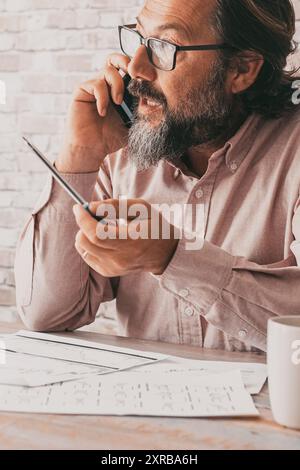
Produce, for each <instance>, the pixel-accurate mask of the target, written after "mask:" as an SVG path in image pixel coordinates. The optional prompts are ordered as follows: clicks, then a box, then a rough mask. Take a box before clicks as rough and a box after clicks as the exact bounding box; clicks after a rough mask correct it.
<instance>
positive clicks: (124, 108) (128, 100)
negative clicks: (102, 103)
mask: <svg viewBox="0 0 300 470" xmlns="http://www.w3.org/2000/svg"><path fill="white" fill-rule="evenodd" d="M130 80H131V77H130V75H128V74H127V75H124V77H123V81H124V85H125V92H124V100H123V103H122V104H121V105H120V106H117V105H116V104H115V103H113V105H114V108H115V109H116V111H117V112H118V113H119V115H120V117H121V118H122V120H123V122H124V124H125V126H126V127H128V128H130V127H131V125H132V121H133V110H134V104H135V98H134V96H132V95H131V94H130V93H129V91H128V89H127V87H128V85H129V83H130Z"/></svg>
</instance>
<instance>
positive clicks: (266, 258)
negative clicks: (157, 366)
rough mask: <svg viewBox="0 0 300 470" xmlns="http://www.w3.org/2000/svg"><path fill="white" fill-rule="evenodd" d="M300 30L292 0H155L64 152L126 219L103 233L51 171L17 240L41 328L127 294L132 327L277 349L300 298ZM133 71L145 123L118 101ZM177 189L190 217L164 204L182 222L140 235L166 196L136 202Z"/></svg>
mask: <svg viewBox="0 0 300 470" xmlns="http://www.w3.org/2000/svg"><path fill="white" fill-rule="evenodd" d="M294 33H295V14H294V10H293V7H292V5H291V3H290V1H289V0H280V1H273V0H272V1H271V0H235V1H232V0H189V2H182V1H181V0H147V1H146V3H145V5H144V7H143V9H142V10H141V12H140V14H139V16H138V18H137V23H136V24H134V25H125V26H121V27H120V28H119V34H120V47H121V51H122V53H116V54H112V55H111V56H110V57H109V58H108V60H107V63H106V66H105V68H104V70H103V71H102V72H101V73H100V74H99V75H98V76H97V77H96V78H94V79H92V80H90V81H88V82H86V83H83V84H82V85H81V86H79V87H78V89H76V90H75V92H74V95H73V101H72V104H71V107H70V111H69V120H68V129H67V132H66V135H65V140H64V145H63V148H62V150H61V152H60V154H59V155H58V157H57V159H56V161H55V166H56V168H57V169H58V171H59V172H60V173H61V174H62V175H63V176H64V178H65V179H66V180H67V181H68V182H69V183H70V184H71V185H72V186H73V187H74V188H75V189H76V190H77V191H78V192H79V193H81V194H82V196H83V197H84V198H85V199H86V200H88V201H93V202H92V203H91V205H90V209H91V210H92V211H93V212H95V213H96V212H98V211H99V210H100V211H101V207H102V208H103V207H104V206H105V208H107V207H108V206H109V205H111V206H112V207H114V208H115V209H116V216H115V218H116V219H119V221H118V223H116V224H114V223H112V222H113V220H110V221H108V222H107V225H106V226H105V230H106V233H107V235H111V236H107V237H101V236H99V230H98V225H99V224H97V222H96V220H95V219H94V218H93V217H91V215H90V214H88V213H87V212H86V211H85V210H84V209H83V208H82V207H80V206H74V207H73V211H72V206H73V203H72V200H71V199H70V198H69V196H68V195H67V194H66V193H65V192H64V191H63V189H62V188H61V187H60V186H59V185H58V184H57V183H56V181H54V180H53V179H52V178H49V181H48V184H47V186H46V188H45V190H44V192H43V194H42V197H41V199H40V201H39V202H38V204H37V205H36V207H35V209H34V210H33V212H32V214H31V216H30V219H29V220H28V222H27V224H26V226H25V228H24V230H23V232H22V234H21V236H20V240H19V243H18V248H17V257H16V267H15V270H16V280H17V301H18V309H19V313H20V315H21V317H22V319H23V321H24V323H25V324H26V325H27V327H28V328H30V329H33V330H38V331H41V330H42V331H63V330H74V329H77V328H79V327H82V326H84V325H87V324H90V323H92V322H93V321H94V320H95V317H96V314H97V312H98V309H99V306H100V305H101V304H102V303H104V302H108V301H111V300H113V299H116V309H117V319H118V324H119V333H120V334H122V335H125V336H130V337H135V338H142V339H150V340H157V341H165V342H172V343H178V344H183V343H185V344H191V345H196V346H199V347H204V348H219V349H225V350H240V351H258V350H259V351H264V350H265V349H266V330H267V321H268V319H269V318H271V317H274V316H277V315H286V314H300V295H298V294H299V292H298V289H299V286H300V268H299V267H298V265H297V262H298V263H299V262H300V245H299V240H300V208H299V201H300V199H299V188H300V153H299V142H300V132H299V129H300V126H299V120H300V114H299V110H298V107H297V106H295V100H293V93H295V89H294V88H293V86H294V80H295V77H294V76H293V75H292V73H291V72H288V71H287V69H286V65H287V58H288V56H289V55H290V54H291V53H292V52H293V51H294V49H295V45H294V43H293V36H294ZM121 71H122V72H124V73H125V74H128V75H129V76H130V78H131V82H130V85H129V92H130V93H131V94H132V95H133V97H134V99H135V110H134V119H133V123H132V126H131V128H130V130H129V131H128V129H127V128H126V126H125V125H124V124H123V121H122V119H121V118H120V116H119V113H118V112H117V111H116V106H118V105H120V104H121V103H122V101H123V96H124V81H123V80H122V75H121ZM293 101H294V102H293ZM125 199H126V203H127V206H128V208H129V211H128V213H127V214H125V216H126V217H125V219H126V220H124V217H122V223H121V217H120V212H119V211H120V207H119V201H120V200H122V201H123V202H124V200H125ZM161 204H164V205H166V206H169V207H171V206H173V205H174V204H176V205H177V207H180V206H182V207H185V208H190V209H191V213H192V216H191V218H190V220H189V221H186V220H185V223H183V226H181V227H179V226H180V224H177V223H175V219H176V217H173V218H172V217H170V218H169V219H168V217H165V216H163V215H162V214H161V213H160V211H159V209H158V213H159V214H160V216H161V218H158V220H159V221H160V222H161V221H162V219H163V220H165V218H166V219H167V222H168V224H169V228H170V230H169V234H170V236H168V237H166V236H162V231H161V229H160V228H161V227H159V230H158V236H148V237H132V236H126V235H128V231H129V229H130V225H131V224H132V222H134V221H135V220H136V219H137V220H138V227H139V229H141V226H142V224H143V223H145V222H147V224H148V226H147V230H146V232H147V233H150V232H151V233H152V228H153V225H154V222H153V219H152V217H153V214H154V213H155V211H152V210H151V211H150V214H149V213H148V216H147V217H146V219H145V217H144V218H143V219H141V218H138V216H137V214H135V215H136V217H135V216H132V214H131V215H130V209H134V207H136V206H143V207H145V208H146V209H149V208H150V207H152V206H155V207H157V206H159V205H161ZM197 214H202V215H201V217H200V219H201V223H200V225H199V224H198V223H197V220H196V219H197V217H196V215H197ZM108 219H109V218H108ZM102 225H103V224H102ZM200 226H201V227H200ZM149 228H150V229H151V230H149ZM180 228H181V230H180V233H181V235H180V236H178V230H179V229H180ZM113 232H114V234H113ZM190 234H193V235H194V237H195V240H194V241H198V242H199V243H194V245H193V243H190V244H189V243H187V242H188V239H190V237H189V235H190ZM113 235H114V236H113ZM124 235H125V236H124ZM156 235H157V234H156Z"/></svg>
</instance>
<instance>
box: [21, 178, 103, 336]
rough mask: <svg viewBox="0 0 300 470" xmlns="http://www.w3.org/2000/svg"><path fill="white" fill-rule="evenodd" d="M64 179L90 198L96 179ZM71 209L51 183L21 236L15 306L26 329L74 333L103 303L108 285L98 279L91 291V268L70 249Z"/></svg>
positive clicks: (68, 200) (73, 225)
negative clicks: (69, 330)
mask: <svg viewBox="0 0 300 470" xmlns="http://www.w3.org/2000/svg"><path fill="white" fill-rule="evenodd" d="M64 176H65V177H66V179H68V181H69V182H70V183H71V184H72V185H73V186H74V187H75V188H76V189H77V190H79V191H80V192H81V193H82V195H83V197H85V198H86V199H88V200H89V199H90V198H91V195H92V192H93V188H94V186H95V181H96V176H97V173H94V174H89V175H79V174H78V175H72V176H67V175H64ZM47 198H48V199H47ZM73 204H74V203H73V201H72V199H71V198H70V197H69V196H68V195H67V194H66V193H65V192H64V190H63V189H62V188H60V187H59V185H58V184H57V183H56V182H55V181H51V184H50V182H49V185H48V187H46V188H45V191H44V197H42V202H41V204H39V205H38V206H37V207H36V208H35V210H34V211H33V214H32V216H31V217H30V219H29V221H28V223H27V224H26V227H25V228H24V230H23V232H22V234H21V236H20V239H19V242H18V246H17V254H16V263H15V275H16V284H17V304H18V309H19V312H20V315H21V317H22V319H23V321H24V323H25V324H26V325H27V326H28V327H29V328H30V329H34V330H48V331H49V330H63V329H67V328H68V329H69V328H70V329H74V328H78V327H79V326H83V325H84V324H87V323H90V322H91V321H93V319H94V317H95V315H96V312H97V310H98V307H99V304H100V303H101V300H102V293H103V292H104V289H105V286H106V284H107V282H108V281H107V280H105V279H104V278H101V277H100V276H98V277H97V282H96V284H97V289H96V290H93V286H94V285H95V282H93V283H91V284H92V285H93V286H90V282H89V280H90V279H89V277H90V270H89V267H88V266H87V265H86V264H85V263H84V261H83V260H82V259H81V257H80V256H79V255H78V253H77V251H76V249H75V246H74V241H75V236H76V233H77V231H78V227H77V225H76V222H75V219H74V216H73V213H72V206H73ZM39 206H41V207H39ZM96 291H97V294H95V292H96Z"/></svg>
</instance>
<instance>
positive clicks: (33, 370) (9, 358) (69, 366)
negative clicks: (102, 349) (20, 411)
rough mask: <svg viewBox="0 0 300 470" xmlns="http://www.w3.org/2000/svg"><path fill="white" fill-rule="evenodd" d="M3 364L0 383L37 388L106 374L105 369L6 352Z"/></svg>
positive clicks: (0, 371) (0, 367) (0, 365)
mask: <svg viewBox="0 0 300 470" xmlns="http://www.w3.org/2000/svg"><path fill="white" fill-rule="evenodd" d="M5 356H6V357H5V363H4V364H0V383H1V384H7V385H25V386H27V387H37V386H41V385H49V384H53V383H58V382H62V381H67V380H76V379H82V378H83V377H86V376H87V375H91V374H101V373H104V374H105V373H107V369H106V368H105V367H104V368H103V367H98V366H89V365H85V364H78V363H74V362H67V361H60V360H57V359H47V358H46V357H35V356H31V355H27V354H19V353H12V352H9V351H6V355H5Z"/></svg>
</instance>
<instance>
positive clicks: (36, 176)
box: [0, 0, 300, 332]
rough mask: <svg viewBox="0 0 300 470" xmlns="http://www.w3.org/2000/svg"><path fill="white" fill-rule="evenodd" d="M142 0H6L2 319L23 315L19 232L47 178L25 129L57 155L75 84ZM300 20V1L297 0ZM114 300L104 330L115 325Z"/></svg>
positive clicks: (1, 4)
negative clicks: (18, 305) (18, 303)
mask: <svg viewBox="0 0 300 470" xmlns="http://www.w3.org/2000/svg"><path fill="white" fill-rule="evenodd" d="M142 3H143V0H126V1H125V0H60V1H58V0H0V80H2V81H4V82H5V84H6V91H7V102H6V104H5V105H4V104H1V96H0V211H1V218H0V321H12V320H14V319H15V318H16V310H15V307H14V304H15V286H14V276H13V260H14V250H15V245H16V240H17V235H18V233H19V231H20V227H21V226H22V224H23V223H24V220H25V218H26V217H27V214H28V212H29V210H30V209H31V208H32V207H33V205H34V201H35V200H36V199H37V197H38V195H39V193H40V191H41V189H42V187H43V185H44V181H45V172H44V169H43V167H42V166H41V164H40V163H39V161H37V159H35V158H34V157H33V155H32V154H31V153H30V151H29V150H27V148H26V146H25V145H24V144H23V141H22V140H21V136H22V134H27V135H29V136H31V137H32V139H33V141H34V142H35V143H36V145H38V146H39V147H40V148H41V150H43V151H44V152H45V153H46V154H47V155H48V156H49V157H50V158H51V159H54V158H55V156H56V154H57V152H58V150H59V148H60V145H61V141H62V135H63V130H64V124H65V116H66V110H67V108H68V105H69V102H70V94H71V92H72V90H73V88H74V86H75V85H76V84H78V83H80V82H81V81H84V80H86V79H89V78H90V77H91V76H92V75H93V74H94V73H95V72H97V71H98V70H99V69H100V68H101V67H102V64H103V62H104V59H105V57H106V56H107V54H109V53H110V52H112V51H114V50H115V49H116V48H117V47H118V38H117V32H116V31H117V30H116V26H117V25H118V24H121V23H123V22H124V23H130V22H131V21H132V20H133V18H134V16H135V15H136V12H137V11H138V9H139V7H140V5H141V4H142ZM294 3H295V7H296V14H297V18H298V20H299V23H298V28H297V36H296V38H297V39H298V40H299V41H300V0H295V1H294ZM113 310H114V308H113V306H112V307H110V308H106V309H105V311H104V317H105V318H108V319H107V320H106V321H104V322H103V321H101V322H100V323H98V326H97V328H101V330H102V331H106V332H113V331H114V328H115V326H114V325H115V324H114V321H113V320H111V317H112V316H113Z"/></svg>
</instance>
